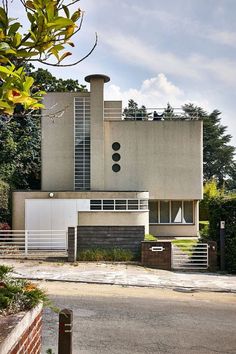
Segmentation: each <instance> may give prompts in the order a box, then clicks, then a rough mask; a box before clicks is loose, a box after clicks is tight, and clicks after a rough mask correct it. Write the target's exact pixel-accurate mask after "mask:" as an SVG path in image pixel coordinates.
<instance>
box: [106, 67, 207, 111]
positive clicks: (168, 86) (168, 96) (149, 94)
mask: <svg viewBox="0 0 236 354" xmlns="http://www.w3.org/2000/svg"><path fill="white" fill-rule="evenodd" d="M105 99H106V100H122V101H123V107H125V106H127V103H128V100H129V99H134V101H136V102H137V103H138V104H139V105H142V104H143V105H145V106H146V107H149V108H151V107H166V104H167V102H169V103H170V104H171V105H172V106H173V107H176V108H178V107H181V106H182V105H183V104H184V103H188V102H190V101H191V102H193V103H194V104H196V105H200V106H202V107H204V108H205V109H208V107H209V103H208V101H207V100H206V99H205V98H201V97H196V96H195V98H194V97H193V96H192V97H191V95H189V94H185V92H184V91H183V90H182V89H180V88H179V87H178V86H176V85H174V84H173V83H172V82H170V81H169V80H168V79H167V77H166V76H165V75H164V74H163V73H160V74H158V75H157V76H156V77H152V78H149V79H146V80H144V81H143V82H142V84H141V86H140V88H139V89H134V88H129V89H128V90H124V91H122V89H121V88H120V87H119V86H117V85H106V86H105Z"/></svg>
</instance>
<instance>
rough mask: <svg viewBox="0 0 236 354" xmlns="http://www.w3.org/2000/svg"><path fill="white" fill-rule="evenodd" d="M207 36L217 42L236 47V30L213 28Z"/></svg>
mask: <svg viewBox="0 0 236 354" xmlns="http://www.w3.org/2000/svg"><path fill="white" fill-rule="evenodd" d="M206 37H207V38H209V39H211V40H212V41H214V42H216V43H219V44H223V45H228V46H230V47H233V48H236V32H232V31H231V32H230V31H216V30H215V31H214V30H211V31H209V32H208V34H207V35H206Z"/></svg>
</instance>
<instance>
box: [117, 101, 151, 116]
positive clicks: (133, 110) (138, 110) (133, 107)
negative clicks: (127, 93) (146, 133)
mask: <svg viewBox="0 0 236 354" xmlns="http://www.w3.org/2000/svg"><path fill="white" fill-rule="evenodd" d="M123 115H124V117H125V119H130V118H131V119H132V118H133V119H138V118H141V119H142V118H143V117H147V116H148V114H147V110H146V107H145V106H141V107H139V106H138V104H137V103H136V102H135V101H134V100H132V99H131V100H129V102H128V107H126V108H125V109H124V112H123Z"/></svg>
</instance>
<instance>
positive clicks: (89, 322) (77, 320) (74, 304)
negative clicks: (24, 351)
mask: <svg viewBox="0 0 236 354" xmlns="http://www.w3.org/2000/svg"><path fill="white" fill-rule="evenodd" d="M44 285H45V283H44ZM46 287H47V289H48V291H49V294H50V297H51V298H52V299H53V300H54V303H55V304H56V305H57V306H59V307H60V308H65V307H68V308H70V309H72V310H73V311H74V349H73V354H77V353H78V354H79V353H81V354H85V353H86V354H90V353H92V354H98V353H103V354H108V353H109V354H128V353H129V354H130V353H132V354H135V353H140V354H143V353H170V354H177V353H178V354H210V353H211V354H215V353H220V354H226V353H229V354H233V353H236V299H235V295H233V294H212V293H211V294H207V293H204V294H203V293H193V294H191V293H189V294H185V293H177V292H174V291H171V290H164V289H163V290H161V289H145V288H122V287H119V286H108V285H106V286H105V285H83V284H73V283H46ZM57 317H58V316H57V315H55V314H53V313H52V312H51V311H49V310H46V311H45V316H44V332H43V335H44V346H43V352H42V353H45V352H46V349H47V348H52V349H54V351H55V353H57V350H56V345H55V343H57V338H56V334H57V323H56V320H57Z"/></svg>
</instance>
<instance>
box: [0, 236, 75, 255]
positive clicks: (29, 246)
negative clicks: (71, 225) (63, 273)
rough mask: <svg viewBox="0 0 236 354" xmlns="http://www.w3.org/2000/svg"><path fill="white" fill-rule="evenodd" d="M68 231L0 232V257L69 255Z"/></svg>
mask: <svg viewBox="0 0 236 354" xmlns="http://www.w3.org/2000/svg"><path fill="white" fill-rule="evenodd" d="M67 248H68V239H67V231H66V230H0V256H22V255H24V256H28V255H34V254H35V255H39V254H42V255H45V254H50V253H51V254H52V253H61V254H63V255H67Z"/></svg>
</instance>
